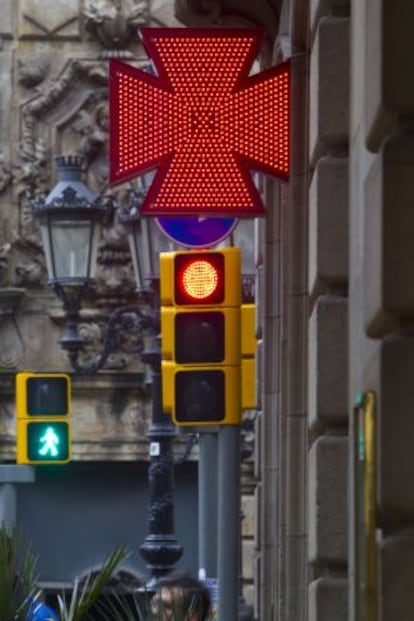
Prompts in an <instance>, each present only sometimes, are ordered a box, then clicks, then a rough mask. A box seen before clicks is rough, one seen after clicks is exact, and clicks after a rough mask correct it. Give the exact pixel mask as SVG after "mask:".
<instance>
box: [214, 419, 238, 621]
mask: <svg viewBox="0 0 414 621" xmlns="http://www.w3.org/2000/svg"><path fill="white" fill-rule="evenodd" d="M218 480H219V484H218V591H219V598H218V621H237V619H238V603H239V572H240V560H239V557H240V427H239V426H238V425H234V426H230V425H229V426H223V427H221V429H220V432H219V479H218Z"/></svg>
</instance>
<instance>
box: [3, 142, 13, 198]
mask: <svg viewBox="0 0 414 621" xmlns="http://www.w3.org/2000/svg"><path fill="white" fill-rule="evenodd" d="M12 181H13V173H12V166H11V164H9V163H7V162H6V160H5V158H4V155H3V153H1V152H0V193H1V192H4V191H5V190H6V189H7V188H8V187H9V185H11V183H12Z"/></svg>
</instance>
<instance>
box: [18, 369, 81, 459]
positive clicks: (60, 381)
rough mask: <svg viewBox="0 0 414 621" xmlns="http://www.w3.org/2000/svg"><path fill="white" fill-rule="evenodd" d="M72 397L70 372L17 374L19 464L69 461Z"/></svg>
mask: <svg viewBox="0 0 414 621" xmlns="http://www.w3.org/2000/svg"><path fill="white" fill-rule="evenodd" d="M70 401H71V381H70V377H69V375H65V374H62V373H18V374H17V375H16V422H17V429H16V439H17V446H16V461H17V463H18V464H52V463H53V464H62V463H67V462H68V461H70V457H71V428H70V416H69V414H70Z"/></svg>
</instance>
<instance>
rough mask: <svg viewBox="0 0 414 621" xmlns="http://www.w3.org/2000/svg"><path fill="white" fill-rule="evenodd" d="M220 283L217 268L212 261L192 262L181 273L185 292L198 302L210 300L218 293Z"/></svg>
mask: <svg viewBox="0 0 414 621" xmlns="http://www.w3.org/2000/svg"><path fill="white" fill-rule="evenodd" d="M218 282H219V273H218V270H217V267H216V266H215V265H213V264H212V263H211V262H210V261H206V260H196V261H192V262H190V263H188V264H187V265H186V266H184V269H183V270H182V272H181V286H182V290H183V292H184V293H185V294H186V295H188V296H189V297H190V298H193V299H194V300H197V301H202V300H206V299H208V298H210V297H211V296H212V295H213V294H214V292H215V291H216V289H217V286H218Z"/></svg>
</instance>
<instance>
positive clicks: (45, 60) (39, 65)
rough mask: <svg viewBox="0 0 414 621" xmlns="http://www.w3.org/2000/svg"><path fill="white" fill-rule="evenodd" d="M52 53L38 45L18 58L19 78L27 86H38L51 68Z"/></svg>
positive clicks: (20, 82)
mask: <svg viewBox="0 0 414 621" xmlns="http://www.w3.org/2000/svg"><path fill="white" fill-rule="evenodd" d="M50 61H51V58H50V54H49V53H48V52H47V51H46V50H45V49H43V48H42V47H40V46H39V47H38V48H35V49H32V50H31V51H30V52H28V53H27V54H25V55H24V56H22V57H20V58H19V59H18V60H17V76H18V77H17V79H18V82H19V84H21V85H22V86H25V87H26V88H33V86H37V85H38V84H40V83H41V82H43V80H44V79H45V78H46V77H47V75H48V73H49V69H50Z"/></svg>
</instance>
